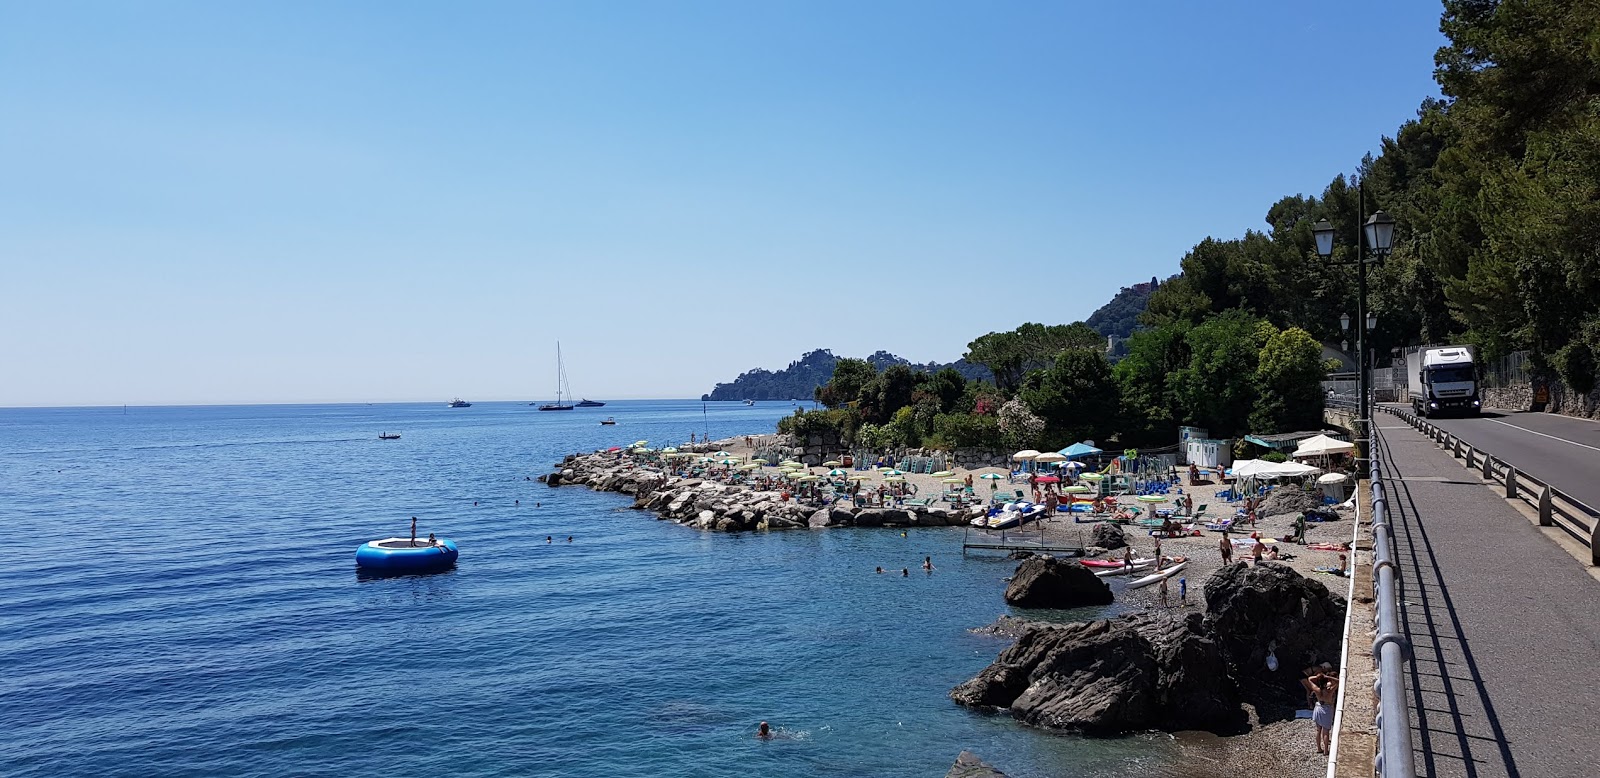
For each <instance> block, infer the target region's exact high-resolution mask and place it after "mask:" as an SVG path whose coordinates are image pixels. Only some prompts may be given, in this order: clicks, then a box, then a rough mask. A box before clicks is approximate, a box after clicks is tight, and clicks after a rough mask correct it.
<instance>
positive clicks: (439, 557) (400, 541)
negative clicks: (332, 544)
mask: <svg viewBox="0 0 1600 778" xmlns="http://www.w3.org/2000/svg"><path fill="white" fill-rule="evenodd" d="M459 553H460V552H459V551H458V550H457V549H456V542H455V541H454V540H451V539H449V538H439V539H438V542H436V543H433V544H432V545H430V544H429V543H428V542H427V541H425V540H417V541H413V540H411V539H410V538H384V539H383V540H373V541H370V542H367V543H363V544H361V547H360V548H358V549H356V567H357V568H359V569H361V570H363V571H366V572H372V573H384V574H390V575H393V574H400V573H433V572H438V571H440V570H448V569H450V568H451V567H454V566H455V563H456V557H457V555H458V554H459Z"/></svg>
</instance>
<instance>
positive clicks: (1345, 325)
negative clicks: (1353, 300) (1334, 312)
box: [1339, 313, 1350, 330]
mask: <svg viewBox="0 0 1600 778" xmlns="http://www.w3.org/2000/svg"><path fill="white" fill-rule="evenodd" d="M1339 329H1341V330H1348V329H1350V314H1348V313H1341V314H1339Z"/></svg>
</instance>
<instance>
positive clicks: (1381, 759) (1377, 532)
mask: <svg viewBox="0 0 1600 778" xmlns="http://www.w3.org/2000/svg"><path fill="white" fill-rule="evenodd" d="M1372 448H1373V451H1372V455H1371V457H1370V458H1369V459H1368V463H1369V467H1370V471H1369V475H1370V476H1371V479H1372V480H1371V484H1372V487H1371V488H1372V594H1373V599H1374V601H1375V603H1376V605H1377V610H1378V613H1377V622H1378V623H1377V632H1378V634H1377V637H1376V638H1374V639H1373V641H1372V657H1373V659H1375V660H1376V661H1377V663H1378V683H1377V686H1376V688H1375V689H1374V691H1376V692H1377V694H1378V705H1377V708H1378V714H1377V717H1376V719H1375V722H1374V723H1375V724H1376V728H1377V730H1378V747H1377V752H1376V753H1375V754H1374V755H1373V759H1372V771H1373V774H1374V775H1377V776H1379V778H1415V776H1416V763H1415V759H1414V758H1413V757H1412V751H1411V711H1410V709H1409V708H1407V707H1406V681H1405V675H1404V672H1405V665H1406V663H1407V662H1409V661H1410V660H1411V642H1410V641H1408V640H1406V637H1405V633H1404V632H1402V631H1401V628H1400V593H1399V580H1398V578H1399V568H1398V566H1397V565H1396V563H1395V559H1394V528H1393V527H1392V526H1391V525H1390V523H1389V500H1388V498H1387V497H1386V496H1385V490H1384V486H1383V461H1382V457H1381V456H1380V455H1379V453H1378V451H1377V449H1378V447H1377V446H1373V447H1372Z"/></svg>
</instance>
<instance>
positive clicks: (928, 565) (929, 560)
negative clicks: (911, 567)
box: [922, 556, 933, 573]
mask: <svg viewBox="0 0 1600 778" xmlns="http://www.w3.org/2000/svg"><path fill="white" fill-rule="evenodd" d="M922 569H924V570H927V571H928V572H930V573H931V572H933V557H931V556H925V557H923V558H922Z"/></svg>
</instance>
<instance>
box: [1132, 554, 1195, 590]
mask: <svg viewBox="0 0 1600 778" xmlns="http://www.w3.org/2000/svg"><path fill="white" fill-rule="evenodd" d="M1188 564H1189V560H1187V559H1184V560H1183V561H1181V562H1178V563H1177V564H1175V565H1173V566H1171V567H1163V568H1161V569H1160V570H1157V571H1155V572H1153V573H1151V574H1149V575H1147V576H1145V577H1143V578H1136V579H1134V580H1132V581H1129V582H1128V588H1129V589H1138V588H1139V587H1141V586H1149V585H1150V584H1153V583H1156V582H1157V581H1163V580H1165V579H1168V578H1171V577H1172V576H1175V575H1177V574H1178V571H1180V570H1182V569H1183V568H1184V566H1185V565H1188Z"/></svg>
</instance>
